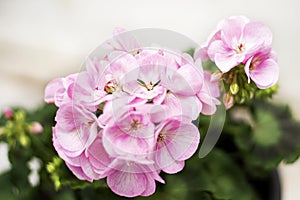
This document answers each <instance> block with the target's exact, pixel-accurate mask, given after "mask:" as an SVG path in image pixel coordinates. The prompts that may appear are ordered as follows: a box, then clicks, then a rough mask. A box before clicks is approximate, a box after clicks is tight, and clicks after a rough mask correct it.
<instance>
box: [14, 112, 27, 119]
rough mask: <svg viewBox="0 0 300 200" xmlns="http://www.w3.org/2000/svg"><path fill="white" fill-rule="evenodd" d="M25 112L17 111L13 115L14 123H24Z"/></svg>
mask: <svg viewBox="0 0 300 200" xmlns="http://www.w3.org/2000/svg"><path fill="white" fill-rule="evenodd" d="M25 116H26V114H25V112H24V111H23V110H19V111H17V112H16V114H15V119H16V121H25Z"/></svg>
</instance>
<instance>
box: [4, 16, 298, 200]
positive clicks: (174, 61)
mask: <svg viewBox="0 0 300 200" xmlns="http://www.w3.org/2000/svg"><path fill="white" fill-rule="evenodd" d="M183 43H184V44H185V43H186V45H185V47H184V48H185V49H183V50H180V48H182V47H179V46H180V45H179V46H177V45H176V44H183ZM168 44H169V46H168ZM188 45H190V46H188ZM271 45H272V32H271V30H270V29H269V28H268V27H267V26H266V25H265V24H263V23H262V22H258V21H251V20H249V19H248V18H246V17H244V16H234V17H230V18H227V19H224V20H223V21H222V22H220V23H219V24H218V25H217V28H216V30H215V31H214V32H213V33H212V34H211V36H210V37H209V39H208V40H207V42H206V43H205V44H204V45H202V46H198V45H195V44H194V43H192V42H190V40H188V39H185V37H183V36H182V35H179V34H177V33H174V32H171V31H165V30H157V29H144V30H139V31H130V32H127V31H125V30H124V29H121V28H118V29H116V30H115V31H114V36H113V38H112V39H110V40H107V41H105V42H104V43H103V44H102V45H100V46H99V47H98V48H96V49H95V51H94V52H92V53H91V54H90V55H89V56H88V57H87V59H86V61H85V62H84V64H83V69H82V70H81V71H80V72H78V73H74V74H71V75H68V76H66V77H63V78H57V79H54V80H52V81H50V82H49V83H48V85H47V86H46V88H45V101H46V103H47V104H49V105H44V106H43V107H42V108H39V109H37V110H36V111H33V112H25V111H24V110H23V109H20V108H17V109H14V110H6V111H5V112H4V113H3V116H2V118H1V125H2V127H1V129H0V137H1V139H3V140H4V141H5V142H7V143H8V144H9V156H10V161H11V163H12V169H11V170H10V171H9V172H7V173H6V174H3V175H2V176H1V179H0V182H5V181H8V182H9V184H7V185H6V186H5V187H4V189H2V190H3V191H5V192H3V193H2V194H0V197H1V199H2V197H7V196H5V195H13V196H15V197H18V198H22V199H26V198H27V199H32V198H55V199H59V198H61V199H95V198H99V199H122V198H123V197H129V198H132V197H135V198H149V199H157V198H158V199H267V198H272V197H267V196H266V194H268V191H269V188H267V186H266V187H265V189H262V188H261V187H257V185H258V184H262V185H263V184H264V183H266V182H267V181H268V180H269V178H270V174H271V172H273V170H274V169H276V168H277V166H278V164H279V163H280V162H282V161H284V162H287V163H291V162H294V161H295V160H296V159H297V158H298V156H299V155H300V135H299V130H300V129H299V128H300V127H299V123H298V122H297V121H295V120H294V119H293V117H292V116H291V114H290V111H289V109H288V107H286V106H281V105H275V104H274V103H272V102H271V101H270V98H271V97H272V95H273V94H275V93H276V92H277V89H278V85H277V81H278V76H279V67H278V63H277V58H276V53H275V52H274V51H273V50H272V46H271ZM32 159H33V160H35V162H36V164H35V165H32V164H30V165H29V168H28V167H24V165H25V164H26V163H27V162H29V161H30V160H31V162H30V163H32ZM29 173H31V175H32V173H35V175H36V177H38V178H37V180H39V181H36V182H35V183H32V181H28V178H27V177H28V175H29ZM54 191H55V192H54Z"/></svg>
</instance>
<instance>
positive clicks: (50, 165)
mask: <svg viewBox="0 0 300 200" xmlns="http://www.w3.org/2000/svg"><path fill="white" fill-rule="evenodd" d="M46 169H47V172H49V173H53V172H54V171H55V165H54V164H53V163H48V164H47V166H46Z"/></svg>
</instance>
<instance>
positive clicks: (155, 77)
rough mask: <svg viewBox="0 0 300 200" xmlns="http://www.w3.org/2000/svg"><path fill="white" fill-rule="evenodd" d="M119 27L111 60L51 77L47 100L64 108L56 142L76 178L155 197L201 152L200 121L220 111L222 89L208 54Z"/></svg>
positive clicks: (58, 116) (129, 193)
mask: <svg viewBox="0 0 300 200" xmlns="http://www.w3.org/2000/svg"><path fill="white" fill-rule="evenodd" d="M121 32H122V30H121ZM119 33H120V30H117V33H116V35H115V37H114V39H113V40H111V41H109V42H107V43H106V46H109V47H110V48H111V49H112V51H111V52H110V53H109V54H108V55H106V56H105V57H104V58H103V59H100V60H98V59H87V61H86V65H85V68H86V70H84V71H81V72H79V73H76V74H71V75H69V76H67V77H65V78H58V79H54V80H53V81H51V82H50V83H49V84H48V85H47V87H46V90H45V101H46V102H47V103H54V104H55V105H56V106H57V107H59V109H58V111H57V113H56V117H55V121H56V125H55V127H53V144H54V147H55V149H56V151H57V153H58V155H59V156H60V157H61V158H62V159H63V160H64V161H65V163H66V165H67V166H68V168H69V169H70V170H71V171H72V172H73V173H74V175H75V176H76V177H78V178H79V179H81V180H87V181H90V182H92V181H94V180H99V179H102V178H107V179H106V181H107V184H108V186H109V187H110V188H111V190H112V191H113V192H115V193H116V194H118V195H121V196H126V197H135V196H149V195H151V194H153V193H154V192H155V188H156V183H155V181H159V182H161V183H164V180H163V179H162V178H161V177H160V175H159V173H160V172H161V171H163V172H165V173H168V174H174V173H177V172H179V171H181V170H182V169H183V168H184V163H185V160H186V159H188V158H190V157H191V156H192V155H193V154H194V153H195V151H196V149H197V148H198V144H199V139H200V133H199V130H198V128H197V126H195V125H194V124H193V123H192V121H193V120H196V119H197V118H198V116H199V114H200V113H203V114H206V115H211V114H213V113H214V112H215V111H216V105H218V104H219V103H220V102H219V101H218V99H217V98H218V97H219V96H220V92H219V89H218V83H217V82H213V81H212V77H211V75H210V74H209V73H208V72H205V71H203V69H202V66H201V61H197V62H195V61H194V60H193V58H192V57H191V56H189V55H188V54H185V53H178V52H175V51H170V50H167V49H162V48H160V49H155V48H153V49H151V48H150V49H147V48H142V47H141V46H140V44H139V43H138V41H137V40H136V39H135V38H134V37H133V36H131V35H128V34H126V33H121V34H119ZM252 60H253V59H252Z"/></svg>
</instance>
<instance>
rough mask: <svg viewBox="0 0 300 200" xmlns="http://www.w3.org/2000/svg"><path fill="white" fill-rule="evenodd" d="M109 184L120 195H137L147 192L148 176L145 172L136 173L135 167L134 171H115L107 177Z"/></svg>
mask: <svg viewBox="0 0 300 200" xmlns="http://www.w3.org/2000/svg"><path fill="white" fill-rule="evenodd" d="M133 165H134V164H133ZM133 167H134V166H133ZM134 168H135V167H134ZM107 185H108V186H109V187H110V188H111V190H112V191H113V192H114V193H116V194H118V195H120V196H125V197H135V196H139V195H141V194H143V192H145V190H146V187H147V177H146V175H145V174H143V173H135V172H134V169H133V170H132V172H127V170H120V171H115V172H114V173H112V174H110V175H109V176H108V177H107Z"/></svg>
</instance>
